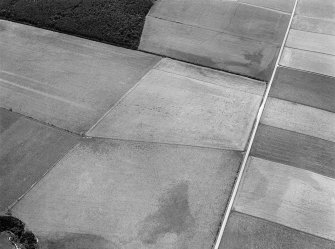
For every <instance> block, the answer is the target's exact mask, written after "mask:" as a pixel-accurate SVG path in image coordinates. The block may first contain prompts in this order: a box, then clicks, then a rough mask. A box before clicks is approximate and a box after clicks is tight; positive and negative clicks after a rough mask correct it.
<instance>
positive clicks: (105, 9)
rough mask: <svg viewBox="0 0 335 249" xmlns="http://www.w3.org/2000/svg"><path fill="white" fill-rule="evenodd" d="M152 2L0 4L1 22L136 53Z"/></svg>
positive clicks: (2, 0) (9, 0)
mask: <svg viewBox="0 0 335 249" xmlns="http://www.w3.org/2000/svg"><path fill="white" fill-rule="evenodd" d="M152 2H153V1H152V0H0V18H3V19H8V20H12V21H17V22H23V23H29V24H32V25H34V26H37V27H41V28H47V29H52V30H56V31H61V32H64V33H68V34H72V35H78V36H82V37H85V38H90V39H94V40H98V41H102V42H107V43H110V44H114V45H117V46H122V47H126V48H131V49H136V48H137V47H138V44H139V40H140V37H141V33H142V29H143V25H144V20H145V16H146V14H147V12H148V11H149V9H150V7H151V6H152Z"/></svg>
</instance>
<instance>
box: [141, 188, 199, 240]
mask: <svg viewBox="0 0 335 249" xmlns="http://www.w3.org/2000/svg"><path fill="white" fill-rule="evenodd" d="M159 203H160V207H159V210H158V211H157V212H156V213H154V214H152V215H149V216H148V217H147V218H146V219H145V220H144V221H143V222H142V224H141V227H140V230H139V234H138V235H139V238H140V240H141V241H142V243H144V244H155V243H156V242H157V240H158V238H159V237H161V236H164V235H165V234H166V233H174V234H176V235H180V234H182V233H184V232H187V231H190V230H191V229H192V228H193V227H194V224H195V219H194V217H193V216H192V214H191V211H190V207H189V202H188V185H187V183H180V184H178V185H176V186H175V187H173V188H172V189H170V190H169V191H168V192H167V193H165V194H164V195H163V196H162V197H161V198H160V200H159Z"/></svg>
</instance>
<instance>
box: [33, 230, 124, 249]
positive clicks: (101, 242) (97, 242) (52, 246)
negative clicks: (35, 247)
mask: <svg viewBox="0 0 335 249" xmlns="http://www.w3.org/2000/svg"><path fill="white" fill-rule="evenodd" d="M118 248H119V247H118V246H116V245H115V244H114V243H112V242H110V241H108V240H106V239H104V238H103V237H101V236H97V235H93V234H77V233H67V234H65V235H64V236H57V237H56V238H41V242H40V248H39V249H118Z"/></svg>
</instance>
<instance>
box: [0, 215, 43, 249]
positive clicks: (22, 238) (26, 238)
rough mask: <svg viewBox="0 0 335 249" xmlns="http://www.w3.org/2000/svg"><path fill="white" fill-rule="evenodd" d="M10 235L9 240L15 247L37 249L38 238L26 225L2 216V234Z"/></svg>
mask: <svg viewBox="0 0 335 249" xmlns="http://www.w3.org/2000/svg"><path fill="white" fill-rule="evenodd" d="M3 232H6V233H8V234H9V240H10V241H11V243H12V244H13V245H17V246H18V247H19V248H22V249H37V248H38V244H37V238H36V237H35V235H34V234H33V233H32V232H30V231H28V230H26V229H25V224H24V223H23V222H22V221H20V220H19V219H17V218H15V217H12V216H0V233H3Z"/></svg>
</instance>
